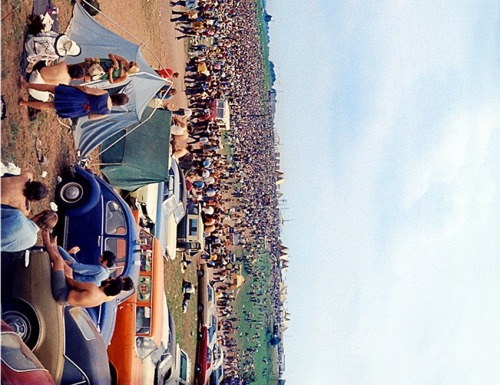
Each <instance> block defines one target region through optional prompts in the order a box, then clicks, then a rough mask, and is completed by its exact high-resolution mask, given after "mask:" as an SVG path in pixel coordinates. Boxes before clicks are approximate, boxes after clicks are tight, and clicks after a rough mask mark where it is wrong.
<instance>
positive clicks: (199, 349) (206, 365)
mask: <svg viewBox="0 0 500 385" xmlns="http://www.w3.org/2000/svg"><path fill="white" fill-rule="evenodd" d="M211 365H212V349H211V348H210V337H209V329H208V327H206V326H203V327H202V328H201V332H200V334H199V336H198V342H197V346H196V365H195V367H194V371H195V384H196V385H205V384H206V382H207V379H208V377H209V376H210V373H209V370H210V366H211Z"/></svg>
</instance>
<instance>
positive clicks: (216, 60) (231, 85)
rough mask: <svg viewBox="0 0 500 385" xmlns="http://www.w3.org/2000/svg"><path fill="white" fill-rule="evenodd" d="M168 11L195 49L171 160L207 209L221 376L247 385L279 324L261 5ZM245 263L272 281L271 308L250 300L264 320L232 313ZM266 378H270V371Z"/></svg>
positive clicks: (231, 1)
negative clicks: (221, 112) (227, 120)
mask: <svg viewBox="0 0 500 385" xmlns="http://www.w3.org/2000/svg"><path fill="white" fill-rule="evenodd" d="M171 5H172V6H174V7H175V8H174V12H173V18H172V19H171V21H172V22H175V23H176V24H177V28H176V29H177V31H178V32H179V36H178V37H177V38H178V39H184V38H189V41H190V44H189V62H188V63H187V66H186V77H185V85H186V89H185V90H184V91H185V93H186V95H187V97H188V99H189V110H188V111H181V113H182V114H183V115H185V114H187V115H188V116H187V117H186V116H183V118H184V119H183V120H180V119H175V120H174V123H175V126H176V127H175V128H174V130H173V136H172V147H173V156H174V157H176V158H177V159H178V160H179V164H180V165H181V167H183V168H184V169H185V170H186V179H187V182H188V189H189V191H190V200H191V202H192V203H193V204H194V203H196V204H198V203H201V204H202V207H203V209H202V210H203V219H204V224H205V237H206V238H205V239H206V245H207V246H206V249H205V251H204V252H203V255H202V258H203V259H206V260H208V261H212V262H213V265H214V266H215V268H214V286H215V288H216V290H217V292H218V293H219V299H218V301H217V303H218V312H219V339H220V342H221V344H222V345H223V346H224V349H225V357H227V358H228V359H226V360H225V362H224V365H225V368H224V369H225V377H226V379H228V380H231V379H240V378H251V377H252V376H253V377H255V375H256V373H254V372H253V371H254V370H255V366H254V365H253V362H252V359H253V358H252V357H253V353H255V349H258V346H254V345H253V344H252V342H253V341H255V342H256V343H257V344H261V343H262V342H260V341H261V338H260V337H262V336H265V335H266V333H267V332H268V328H269V327H270V325H271V327H272V326H273V325H274V323H275V322H278V323H280V322H282V321H283V320H282V319H281V316H282V313H283V303H282V300H281V296H280V283H281V282H282V280H281V269H280V261H279V256H280V251H281V247H280V246H281V241H280V227H281V223H280V215H279V207H278V206H279V200H278V195H279V191H278V187H277V182H278V168H279V162H278V160H277V159H278V158H279V156H278V154H277V140H278V139H277V137H276V133H275V130H274V124H273V112H272V103H271V98H270V94H269V92H270V86H269V85H268V84H266V83H265V72H266V68H265V61H266V60H267V58H265V57H264V56H263V47H262V42H261V40H260V29H259V28H260V27H259V24H258V20H259V15H258V12H259V11H258V8H257V5H256V3H255V2H248V1H240V0H226V1H211V0H206V1H199V2H198V6H197V7H196V8H194V9H191V8H186V3H185V2H183V1H178V2H176V3H171ZM217 99H225V100H228V101H229V105H230V110H231V124H230V127H231V128H230V130H229V131H226V130H225V129H224V128H225V127H224V125H221V124H218V123H217V122H216V121H214V120H213V115H211V114H212V109H213V106H214V103H215V102H216V100H217ZM178 127H180V128H178ZM188 204H189V203H188ZM234 234H237V235H238V241H237V244H238V246H240V247H241V246H242V247H243V249H244V255H243V257H242V258H239V259H236V260H235V258H234V256H233V255H232V253H231V250H233V249H234V246H235V242H234V241H235V237H234ZM262 258H269V260H270V263H269V264H268V268H267V270H266V271H263V270H262V268H259V270H255V269H253V267H252V266H256V265H255V261H256V260H258V259H262ZM243 265H245V266H247V267H248V268H249V269H250V277H251V278H252V280H254V282H259V281H260V280H269V279H270V280H271V285H270V289H271V295H270V296H269V302H267V301H265V300H263V299H262V298H259V297H261V295H262V293H261V292H258V291H257V290H253V288H252V290H250V294H249V295H250V297H251V298H252V299H251V301H256V303H255V305H256V306H258V307H259V309H260V310H259V311H261V312H262V314H265V315H266V316H265V318H264V319H259V320H256V319H255V320H254V319H253V318H252V317H253V316H252V315H251V314H246V313H245V312H244V313H243V314H240V315H236V314H235V310H236V304H235V301H236V296H235V292H234V285H232V283H231V280H232V277H234V276H235V274H237V273H238V272H240V270H241V268H242V266H243ZM261 301H264V302H261ZM243 323H245V325H247V326H248V325H249V326H248V327H250V328H253V330H252V333H253V334H252V336H251V337H249V336H243V335H239V333H241V331H240V330H241V329H240V328H241V327H242V324H243ZM242 337H245V338H247V339H248V338H250V339H248V341H246V343H247V347H246V348H245V349H244V351H240V349H239V348H238V343H237V338H242ZM264 339H265V338H264ZM257 341H259V342H257ZM248 349H250V350H248ZM261 374H262V375H267V370H266V371H264V372H263V373H261Z"/></svg>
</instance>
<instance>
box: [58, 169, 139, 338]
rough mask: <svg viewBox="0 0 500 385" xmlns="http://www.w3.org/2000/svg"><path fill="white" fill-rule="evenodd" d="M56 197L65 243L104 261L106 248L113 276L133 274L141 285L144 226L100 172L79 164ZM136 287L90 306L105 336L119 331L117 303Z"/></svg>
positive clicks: (82, 255)
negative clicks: (113, 258)
mask: <svg viewBox="0 0 500 385" xmlns="http://www.w3.org/2000/svg"><path fill="white" fill-rule="evenodd" d="M55 200H56V203H57V204H58V206H59V213H60V217H59V218H60V219H59V223H58V226H57V233H58V234H59V235H60V237H59V242H60V243H61V245H62V246H63V247H64V248H65V249H66V250H69V249H70V248H71V247H73V246H78V247H79V248H80V252H79V253H78V255H77V258H78V261H79V262H82V263H90V264H98V263H99V262H98V259H99V257H100V256H101V255H102V253H103V251H105V250H110V251H112V252H113V253H115V255H116V268H115V269H114V271H113V273H112V274H111V276H112V277H115V276H119V275H128V276H130V277H131V278H132V280H133V281H134V284H137V281H138V277H139V263H140V261H139V252H138V251H139V244H138V238H139V236H138V229H137V225H136V223H135V218H134V216H133V215H132V211H131V210H130V207H129V206H128V205H127V204H126V203H125V201H124V200H123V199H122V198H121V197H120V196H119V195H118V194H117V193H116V192H115V191H114V190H113V188H112V187H111V186H110V185H109V184H108V183H107V182H105V181H104V180H103V179H102V178H100V177H99V176H97V175H95V174H93V173H91V172H89V171H87V170H84V169H83V168H82V167H79V166H74V167H73V168H72V169H71V170H70V172H68V173H67V175H65V176H64V177H63V179H62V181H61V182H60V183H59V184H58V185H57V188H56V193H55ZM131 294H132V293H131V292H122V293H121V294H120V295H118V296H117V298H116V300H114V301H109V302H105V303H104V304H102V305H101V306H98V307H96V308H92V309H89V314H90V315H91V316H92V319H93V320H94V322H95V323H96V325H97V326H98V328H99V330H100V332H101V334H102V336H103V338H104V341H105V342H106V343H109V341H110V340H111V336H112V334H113V330H114V325H115V317H116V306H117V304H119V303H121V302H123V301H124V300H125V299H126V298H127V297H128V296H130V295H131Z"/></svg>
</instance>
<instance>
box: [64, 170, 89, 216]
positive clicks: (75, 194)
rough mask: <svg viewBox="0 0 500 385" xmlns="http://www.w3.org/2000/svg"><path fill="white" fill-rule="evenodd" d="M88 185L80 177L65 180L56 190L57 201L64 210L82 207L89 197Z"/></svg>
mask: <svg viewBox="0 0 500 385" xmlns="http://www.w3.org/2000/svg"><path fill="white" fill-rule="evenodd" d="M89 190H90V187H89V185H88V183H87V182H86V181H85V180H84V179H82V178H79V177H74V178H72V179H67V180H63V181H62V182H61V183H59V184H58V185H57V188H56V201H57V204H58V205H60V206H61V207H62V208H75V207H80V206H82V205H83V204H84V203H85V201H86V200H87V197H88V195H89Z"/></svg>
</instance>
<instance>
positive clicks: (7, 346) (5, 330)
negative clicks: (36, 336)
mask: <svg viewBox="0 0 500 385" xmlns="http://www.w3.org/2000/svg"><path fill="white" fill-rule="evenodd" d="M1 342H2V352H1V357H2V381H1V383H2V384H3V385H16V384H37V385H55V384H54V379H53V378H52V376H51V375H50V373H49V371H48V370H47V369H45V368H44V367H43V365H42V364H41V362H40V361H39V360H38V358H36V356H35V355H34V354H33V352H32V351H31V350H30V349H29V348H28V347H27V346H26V344H25V343H24V342H23V340H22V339H21V337H19V335H18V334H16V333H15V332H14V330H13V329H12V328H11V327H10V326H9V325H7V324H6V323H5V322H4V321H2V338H1Z"/></svg>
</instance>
